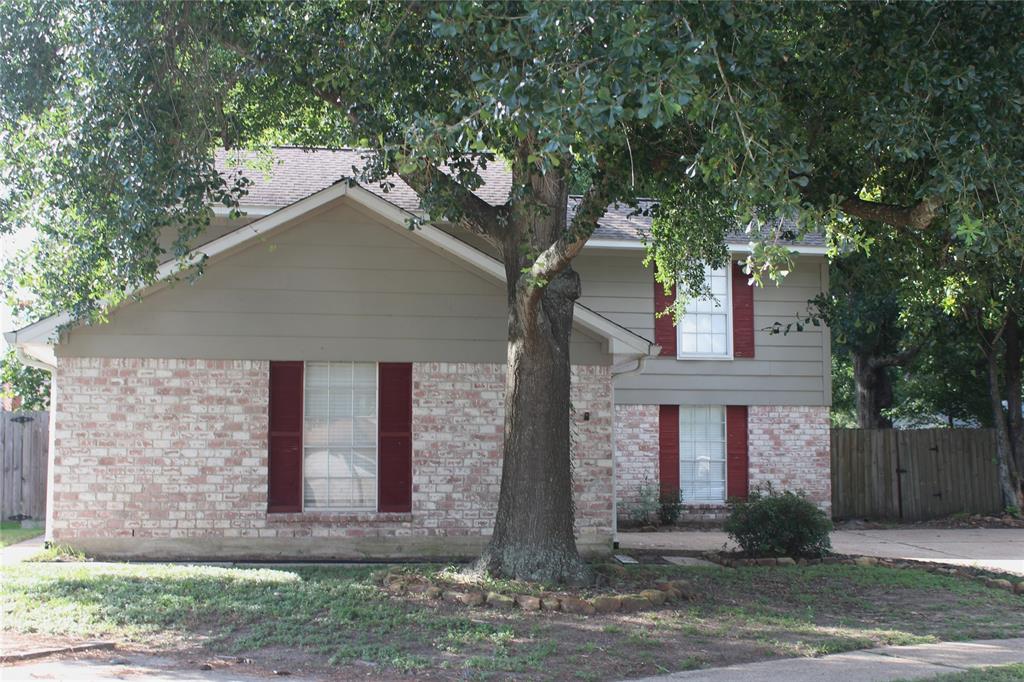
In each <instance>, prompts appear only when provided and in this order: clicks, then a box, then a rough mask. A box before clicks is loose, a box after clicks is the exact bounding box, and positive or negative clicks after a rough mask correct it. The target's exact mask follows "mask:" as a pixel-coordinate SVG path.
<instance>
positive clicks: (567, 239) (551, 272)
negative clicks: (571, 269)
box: [529, 174, 611, 288]
mask: <svg viewBox="0 0 1024 682" xmlns="http://www.w3.org/2000/svg"><path fill="white" fill-rule="evenodd" d="M610 187H611V182H610V180H609V179H608V177H607V176H606V175H603V174H602V176H601V177H600V178H599V179H598V180H596V181H595V182H594V183H593V184H592V185H591V186H590V189H588V190H587V192H586V194H584V195H583V198H582V199H580V203H579V204H578V205H577V206H576V213H575V215H573V217H572V222H571V223H569V226H568V229H566V231H565V234H563V235H562V236H561V237H559V238H558V240H556V241H555V243H554V244H552V245H551V246H549V247H548V248H546V249H545V250H544V251H543V252H542V253H541V254H540V255H539V256H538V257H537V259H536V260H535V261H534V262H533V265H532V266H531V267H530V277H529V280H530V282H531V286H533V283H535V282H540V281H543V282H549V281H551V279H552V278H554V277H555V276H556V275H558V273H560V272H561V271H562V270H564V269H565V268H567V267H568V266H569V263H571V262H572V259H573V258H575V257H576V256H577V255H578V254H579V252H580V251H582V250H583V246H584V245H585V244H586V243H587V240H588V239H590V235H592V234H594V230H596V229H597V221H598V220H600V219H601V216H603V215H604V213H605V211H606V210H607V208H608V204H609V203H610V195H609V191H608V190H609V188H610ZM535 288H537V287H535Z"/></svg>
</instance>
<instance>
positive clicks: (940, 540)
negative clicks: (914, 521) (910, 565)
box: [618, 528, 1024, 575]
mask: <svg viewBox="0 0 1024 682" xmlns="http://www.w3.org/2000/svg"><path fill="white" fill-rule="evenodd" d="M618 537H619V547H620V548H621V549H622V550H623V551H624V552H627V553H628V552H629V550H639V549H647V550H689V551H701V552H703V551H713V550H720V549H722V548H723V547H727V548H730V549H733V548H734V547H733V546H732V545H731V543H730V541H729V538H728V536H727V535H726V534H725V533H723V532H721V531H673V532H667V533H619V536H618ZM832 549H833V550H834V551H836V552H838V553H840V554H863V555H865V556H876V557H882V558H887V559H915V560H918V561H936V562H939V563H945V564H953V565H965V566H977V567H978V568H985V569H989V570H995V571H1008V572H1011V573H1017V574H1018V575H1024V530H1021V529H1018V528H951V529H946V528H897V529H893V530H837V531H834V532H833V533H832Z"/></svg>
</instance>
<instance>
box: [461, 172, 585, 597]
mask: <svg viewBox="0 0 1024 682" xmlns="http://www.w3.org/2000/svg"><path fill="white" fill-rule="evenodd" d="M529 201H530V203H529V204H528V205H524V206H523V207H521V208H520V209H518V210H517V211H516V212H515V213H514V214H513V215H512V216H510V217H509V224H508V226H507V230H508V238H507V240H506V243H505V244H503V245H502V256H503V260H504V261H505V272H506V278H507V281H508V375H507V380H506V384H505V439H504V459H503V464H502V474H501V492H500V494H499V499H498V512H497V516H496V518H495V523H494V535H493V536H492V537H491V541H490V543H489V544H488V546H487V549H486V550H485V552H484V554H483V556H482V557H481V560H480V566H481V567H482V568H484V569H485V570H487V571H489V572H490V573H492V574H496V575H501V576H505V577H512V578H518V579H526V580H543V581H548V582H555V583H581V582H585V581H586V580H588V578H589V570H588V568H587V565H586V564H585V563H584V562H583V561H582V560H581V559H580V556H579V553H578V551H577V549H576V539H575V534H574V507H573V496H572V492H573V481H572V461H571V443H570V433H571V428H570V412H571V400H570V395H569V390H570V383H571V368H572V364H571V359H570V357H569V343H570V339H571V336H572V319H573V307H574V305H575V302H576V299H577V298H579V296H580V279H579V275H577V273H576V272H575V271H574V270H572V268H571V267H570V268H566V269H565V270H562V271H561V272H560V273H559V274H558V275H556V276H555V277H554V278H552V279H551V281H549V282H547V283H546V284H544V283H540V284H538V283H531V282H529V281H527V280H526V279H525V278H524V276H523V270H524V268H528V267H529V265H530V264H531V263H532V261H533V256H532V255H531V254H530V253H529V252H530V251H531V250H532V251H534V252H535V253H536V252H540V251H543V250H544V249H545V248H546V247H547V246H549V245H550V244H552V243H554V241H555V240H556V239H557V238H558V237H559V235H561V234H562V233H563V232H564V230H565V229H566V218H565V216H566V203H567V201H568V191H567V188H566V185H565V183H564V181H562V180H561V179H560V178H557V177H553V176H551V175H548V176H538V177H534V178H532V179H531V188H530V199H529ZM524 203H525V202H524ZM524 245H526V246H528V247H529V248H528V249H524Z"/></svg>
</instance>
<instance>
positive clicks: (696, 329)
mask: <svg viewBox="0 0 1024 682" xmlns="http://www.w3.org/2000/svg"><path fill="white" fill-rule="evenodd" d="M731 279H732V278H731V277H729V269H728V268H718V269H715V270H712V269H711V268H705V270H704V281H705V282H706V283H707V285H708V287H709V288H710V289H711V296H706V297H701V298H695V299H691V300H689V301H687V302H686V305H685V306H684V308H683V314H682V318H681V319H680V320H679V325H678V326H677V328H676V329H677V333H678V349H679V350H678V356H679V357H680V358H704V357H707V358H728V357H731V356H732V334H731V332H730V330H731V329H732V305H731V301H730V297H731V294H732V291H731V289H732V282H731Z"/></svg>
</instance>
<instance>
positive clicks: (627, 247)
mask: <svg viewBox="0 0 1024 682" xmlns="http://www.w3.org/2000/svg"><path fill="white" fill-rule="evenodd" d="M583 248H584V249H605V250H608V251H643V250H644V249H645V246H644V243H643V242H642V241H640V240H638V239H591V240H589V241H588V242H587V243H586V246H584V247H583ZM726 248H727V249H728V250H729V253H736V254H745V253H750V251H751V248H750V244H726ZM787 248H789V250H790V251H792V252H794V253H797V254H801V255H815V256H824V255H825V254H827V253H828V247H827V246H808V245H802V244H797V245H795V246H789V247H787Z"/></svg>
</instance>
